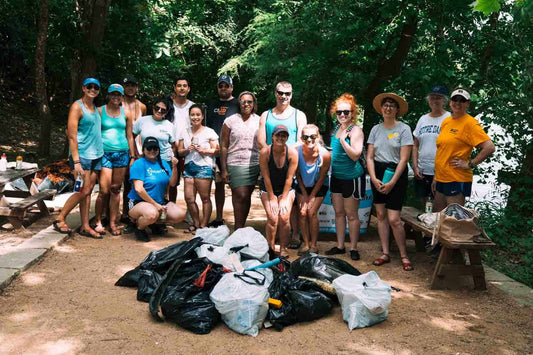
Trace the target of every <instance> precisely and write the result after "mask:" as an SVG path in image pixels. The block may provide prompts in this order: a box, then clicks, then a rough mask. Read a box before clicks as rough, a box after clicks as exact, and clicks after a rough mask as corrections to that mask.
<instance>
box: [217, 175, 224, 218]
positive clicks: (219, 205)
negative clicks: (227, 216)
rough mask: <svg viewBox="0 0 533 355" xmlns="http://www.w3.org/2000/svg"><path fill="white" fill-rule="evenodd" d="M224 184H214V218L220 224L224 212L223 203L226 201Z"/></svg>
mask: <svg viewBox="0 0 533 355" xmlns="http://www.w3.org/2000/svg"><path fill="white" fill-rule="evenodd" d="M224 185H225V184H224V182H223V181H221V182H215V206H216V209H217V211H216V217H215V220H216V221H218V222H222V220H223V216H222V213H223V212H224V202H225V200H226V191H225V189H224Z"/></svg>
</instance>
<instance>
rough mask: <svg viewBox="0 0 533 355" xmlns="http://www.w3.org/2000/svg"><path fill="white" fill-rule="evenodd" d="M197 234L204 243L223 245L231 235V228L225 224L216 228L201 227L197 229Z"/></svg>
mask: <svg viewBox="0 0 533 355" xmlns="http://www.w3.org/2000/svg"><path fill="white" fill-rule="evenodd" d="M195 236H196V238H201V239H202V241H203V242H204V243H207V244H214V245H218V246H221V245H224V241H225V240H226V239H227V238H228V237H229V228H228V226H226V225H225V224H223V225H221V226H218V227H216V228H209V227H205V228H199V229H197V230H196V232H195Z"/></svg>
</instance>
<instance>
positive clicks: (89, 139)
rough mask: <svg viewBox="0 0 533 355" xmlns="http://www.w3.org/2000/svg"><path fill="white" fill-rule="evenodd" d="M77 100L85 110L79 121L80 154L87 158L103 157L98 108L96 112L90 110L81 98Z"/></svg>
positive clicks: (100, 120) (100, 121)
mask: <svg viewBox="0 0 533 355" xmlns="http://www.w3.org/2000/svg"><path fill="white" fill-rule="evenodd" d="M76 102H77V103H78V104H79V105H80V106H81V110H82V111H83V116H82V117H81V119H80V120H79V122H78V135H77V137H78V154H79V156H80V157H81V158H85V159H98V158H101V157H102V155H104V148H103V146H102V119H101V118H100V113H98V110H97V109H96V108H95V109H94V112H89V111H88V110H87V107H85V105H84V104H83V102H81V100H78V101H76Z"/></svg>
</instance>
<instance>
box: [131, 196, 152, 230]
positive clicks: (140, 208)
mask: <svg viewBox="0 0 533 355" xmlns="http://www.w3.org/2000/svg"><path fill="white" fill-rule="evenodd" d="M129 214H130V218H131V219H132V220H134V221H136V222H137V228H138V229H139V230H145V229H146V227H148V226H149V225H150V224H153V223H155V222H156V221H157V220H158V219H159V212H158V211H157V208H155V207H154V205H152V204H150V203H148V202H144V201H143V202H139V203H138V204H136V205H135V206H134V207H133V208H132V209H131V210H130V212H129Z"/></svg>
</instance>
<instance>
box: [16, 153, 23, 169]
mask: <svg viewBox="0 0 533 355" xmlns="http://www.w3.org/2000/svg"><path fill="white" fill-rule="evenodd" d="M15 170H22V155H19V156H17V162H16V164H15Z"/></svg>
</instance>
